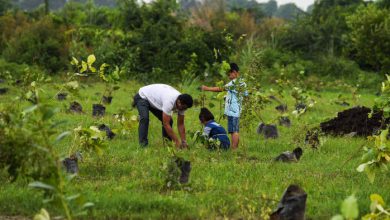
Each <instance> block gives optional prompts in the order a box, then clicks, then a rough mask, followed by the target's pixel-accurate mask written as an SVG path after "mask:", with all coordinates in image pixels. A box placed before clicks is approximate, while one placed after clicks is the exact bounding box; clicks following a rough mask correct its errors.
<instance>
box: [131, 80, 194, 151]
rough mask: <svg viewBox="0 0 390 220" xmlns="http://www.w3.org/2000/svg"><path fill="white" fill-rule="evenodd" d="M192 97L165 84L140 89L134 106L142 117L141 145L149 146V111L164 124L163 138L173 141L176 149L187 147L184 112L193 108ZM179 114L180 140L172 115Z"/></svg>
mask: <svg viewBox="0 0 390 220" xmlns="http://www.w3.org/2000/svg"><path fill="white" fill-rule="evenodd" d="M192 104H193V100H192V97H191V96H190V95H188V94H180V92H179V91H177V90H176V89H174V88H173V87H171V86H169V85H165V84H151V85H148V86H144V87H142V88H140V89H139V91H138V93H137V94H136V95H135V96H134V106H136V107H137V109H138V113H139V116H140V121H139V126H138V137H139V144H140V145H141V146H143V147H145V146H147V145H148V130H149V111H150V112H152V113H153V115H154V116H156V117H157V118H158V119H159V120H160V121H161V122H162V135H163V138H167V139H169V140H173V141H174V142H175V144H176V147H187V146H188V145H187V142H186V134H185V133H186V132H185V127H184V112H185V110H186V109H188V108H191V107H192ZM173 112H177V129H178V131H179V135H180V139H179V138H178V137H177V135H176V134H175V132H174V131H173V129H172V124H173V121H172V113H173Z"/></svg>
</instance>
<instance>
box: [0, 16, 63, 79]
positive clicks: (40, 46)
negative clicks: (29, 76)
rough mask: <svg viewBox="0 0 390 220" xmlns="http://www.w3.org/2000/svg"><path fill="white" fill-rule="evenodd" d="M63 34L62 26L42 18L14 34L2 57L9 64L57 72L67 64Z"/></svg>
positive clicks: (50, 19)
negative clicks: (24, 64)
mask: <svg viewBox="0 0 390 220" xmlns="http://www.w3.org/2000/svg"><path fill="white" fill-rule="evenodd" d="M64 32H65V28H64V27H63V26H61V25H56V24H54V22H53V20H52V18H51V17H49V16H47V17H44V18H42V19H41V20H39V21H37V22H35V23H32V24H31V25H26V27H25V28H24V29H22V30H20V32H19V33H17V34H15V35H14V36H13V37H12V38H11V39H10V40H9V42H8V44H7V45H8V46H7V47H6V49H5V50H4V51H3V57H4V58H6V59H7V60H8V61H10V62H15V63H26V64H30V65H34V64H35V65H38V66H41V67H44V68H45V69H47V70H48V71H50V72H57V71H59V70H61V69H64V68H65V67H66V66H67V64H68V46H67V44H66V40H65V36H64V34H63V33H64Z"/></svg>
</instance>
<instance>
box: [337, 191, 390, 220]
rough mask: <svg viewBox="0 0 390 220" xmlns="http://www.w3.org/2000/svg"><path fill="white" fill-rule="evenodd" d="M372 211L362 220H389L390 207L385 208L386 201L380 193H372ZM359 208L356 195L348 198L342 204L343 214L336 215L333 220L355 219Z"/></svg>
mask: <svg viewBox="0 0 390 220" xmlns="http://www.w3.org/2000/svg"><path fill="white" fill-rule="evenodd" d="M370 200H371V204H370V213H368V214H366V215H364V216H363V217H362V220H388V219H390V209H387V210H386V209H385V202H384V200H383V198H382V196H380V195H379V194H371V195H370ZM358 217H359V208H358V202H357V199H356V197H355V195H351V196H349V197H348V198H346V199H345V200H344V201H343V203H342V204H341V214H338V215H335V216H333V217H332V219H331V220H353V219H358Z"/></svg>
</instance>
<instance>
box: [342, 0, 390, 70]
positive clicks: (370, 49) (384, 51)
mask: <svg viewBox="0 0 390 220" xmlns="http://www.w3.org/2000/svg"><path fill="white" fill-rule="evenodd" d="M347 24H348V27H349V28H350V30H351V31H350V32H349V33H348V35H347V36H348V47H347V49H346V51H347V53H348V55H349V56H350V57H351V58H352V59H356V60H357V61H358V62H359V64H361V65H362V66H366V67H369V68H372V69H374V70H377V71H387V70H388V69H389V68H390V57H389V54H390V26H389V24H390V10H389V9H386V8H383V9H380V8H378V7H377V6H376V5H373V4H371V5H368V6H363V5H362V6H360V7H359V8H358V9H357V11H356V13H354V14H352V15H350V16H348V17H347Z"/></svg>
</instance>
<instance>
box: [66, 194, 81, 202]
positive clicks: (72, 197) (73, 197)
mask: <svg viewBox="0 0 390 220" xmlns="http://www.w3.org/2000/svg"><path fill="white" fill-rule="evenodd" d="M79 197H80V194H75V195H71V196H68V197H66V200H68V201H72V200H75V199H77V198H79Z"/></svg>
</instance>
